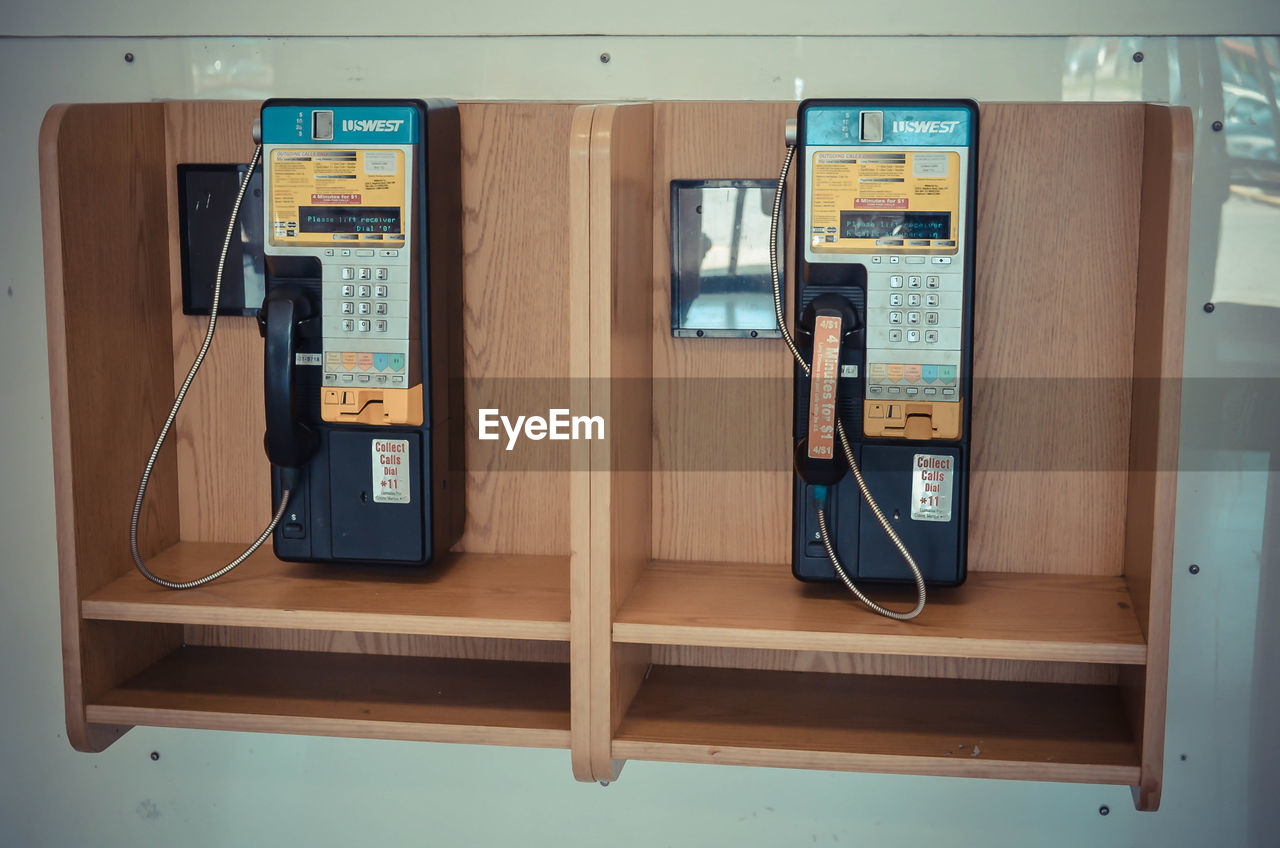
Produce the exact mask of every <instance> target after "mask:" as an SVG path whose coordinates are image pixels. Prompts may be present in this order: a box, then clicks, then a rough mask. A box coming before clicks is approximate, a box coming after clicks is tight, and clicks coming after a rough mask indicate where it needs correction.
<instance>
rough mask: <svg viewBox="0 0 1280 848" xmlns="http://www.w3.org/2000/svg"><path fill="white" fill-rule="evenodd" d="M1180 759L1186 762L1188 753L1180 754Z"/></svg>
mask: <svg viewBox="0 0 1280 848" xmlns="http://www.w3.org/2000/svg"><path fill="white" fill-rule="evenodd" d="M1178 759H1180V760H1182V761H1183V762H1184V763H1185V762H1186V761H1187V755H1186V754H1179V755H1178Z"/></svg>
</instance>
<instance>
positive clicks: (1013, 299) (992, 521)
mask: <svg viewBox="0 0 1280 848" xmlns="http://www.w3.org/2000/svg"><path fill="white" fill-rule="evenodd" d="M1141 141H1142V107H1141V106H1140V105H1133V104H1116V105H1099V104H1025V103H1020V104H1009V103H999V104H991V105H988V106H985V107H984V108H983V110H982V127H981V134H980V136H979V163H978V180H979V185H978V250H977V267H976V280H975V286H974V289H975V305H974V376H975V391H974V395H975V396H974V399H973V466H974V468H975V469H976V471H975V473H974V476H973V479H972V481H971V485H972V500H971V504H970V512H969V516H970V521H969V564H970V568H972V569H974V570H987V571H1044V572H1054V573H1069V574H1095V575H1116V574H1120V573H1121V572H1122V571H1123V538H1124V535H1123V534H1124V514H1125V485H1126V480H1125V478H1126V473H1125V472H1126V469H1127V467H1128V464H1127V462H1126V456H1127V454H1128V440H1129V389H1130V383H1129V378H1130V375H1131V367H1132V347H1133V332H1134V331H1133V325H1134V298H1133V290H1134V281H1135V280H1136V278H1137V265H1136V261H1137V251H1136V249H1135V248H1136V246H1137V244H1138V215H1139V198H1140V195H1141V178H1142V148H1141ZM1036 468H1049V469H1056V470H1051V471H1050V472H1049V473H1048V474H1046V473H1044V472H1042V471H1036V470H1034V469H1036Z"/></svg>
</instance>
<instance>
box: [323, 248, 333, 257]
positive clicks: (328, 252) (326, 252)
mask: <svg viewBox="0 0 1280 848" xmlns="http://www.w3.org/2000/svg"><path fill="white" fill-rule="evenodd" d="M324 255H325V256H332V255H333V248H332V247H326V248H325V249H324Z"/></svg>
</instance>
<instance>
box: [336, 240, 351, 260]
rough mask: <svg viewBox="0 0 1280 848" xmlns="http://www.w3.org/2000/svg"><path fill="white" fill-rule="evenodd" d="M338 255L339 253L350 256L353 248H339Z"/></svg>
mask: <svg viewBox="0 0 1280 848" xmlns="http://www.w3.org/2000/svg"><path fill="white" fill-rule="evenodd" d="M335 238H336V236H335ZM338 255H339V256H350V255H351V248H349V247H344V248H342V250H339V251H338Z"/></svg>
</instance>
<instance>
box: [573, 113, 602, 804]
mask: <svg viewBox="0 0 1280 848" xmlns="http://www.w3.org/2000/svg"><path fill="white" fill-rule="evenodd" d="M595 109H596V107H594V106H579V107H578V108H577V109H575V110H574V112H573V123H572V126H571V127H570V131H569V218H568V223H569V397H570V408H571V409H574V410H584V409H587V410H589V409H590V408H591V383H590V379H591V123H592V119H593V118H594V117H595ZM569 450H570V471H569V656H570V663H569V693H570V699H569V700H570V710H569V759H570V762H571V764H572V766H573V776H574V777H575V778H576V779H578V780H581V781H592V780H595V773H594V772H593V771H592V768H591V742H592V736H591V709H592V706H593V704H592V687H591V655H592V653H593V649H594V648H595V646H594V645H593V644H592V616H591V577H592V569H591V478H592V475H591V470H590V468H591V447H590V443H589V442H583V441H574V442H570V443H569ZM605 742H606V743H607V742H608V740H605Z"/></svg>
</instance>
